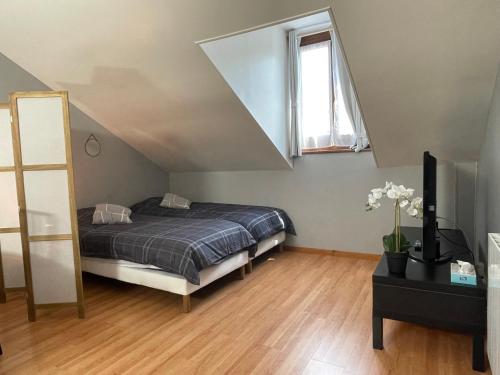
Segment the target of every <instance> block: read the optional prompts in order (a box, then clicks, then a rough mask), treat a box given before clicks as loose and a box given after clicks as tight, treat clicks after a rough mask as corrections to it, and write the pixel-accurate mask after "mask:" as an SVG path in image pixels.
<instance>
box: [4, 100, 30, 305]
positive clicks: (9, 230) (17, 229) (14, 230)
mask: <svg viewBox="0 0 500 375" xmlns="http://www.w3.org/2000/svg"><path fill="white" fill-rule="evenodd" d="M0 109H8V110H9V112H10V103H0ZM11 130H12V124H11ZM15 171H16V167H15V166H0V173H2V172H15ZM20 232H21V228H20V227H9V228H0V234H5V233H20ZM24 290H25V288H24V287H20V288H8V287H5V280H4V272H3V264H2V249H1V247H0V303H5V302H6V300H7V298H6V294H7V293H9V292H22V291H24Z"/></svg>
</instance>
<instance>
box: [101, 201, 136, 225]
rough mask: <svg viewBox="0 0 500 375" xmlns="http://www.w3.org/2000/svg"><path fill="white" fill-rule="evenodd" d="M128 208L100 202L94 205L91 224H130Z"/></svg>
mask: <svg viewBox="0 0 500 375" xmlns="http://www.w3.org/2000/svg"><path fill="white" fill-rule="evenodd" d="M131 213H132V211H131V210H130V208H127V207H123V206H119V205H117V204H108V203H101V204H98V205H96V206H95V211H94V216H93V217H92V224H131V223H132V220H130V214H131Z"/></svg>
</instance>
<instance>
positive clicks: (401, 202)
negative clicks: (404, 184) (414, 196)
mask: <svg viewBox="0 0 500 375" xmlns="http://www.w3.org/2000/svg"><path fill="white" fill-rule="evenodd" d="M408 203H410V202H409V201H408V199H402V200H400V201H399V207H406V205H407V204H408Z"/></svg>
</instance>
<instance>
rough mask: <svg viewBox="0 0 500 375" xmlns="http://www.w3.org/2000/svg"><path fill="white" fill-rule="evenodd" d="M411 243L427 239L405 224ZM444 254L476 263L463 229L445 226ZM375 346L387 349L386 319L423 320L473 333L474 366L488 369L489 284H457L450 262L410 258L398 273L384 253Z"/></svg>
mask: <svg viewBox="0 0 500 375" xmlns="http://www.w3.org/2000/svg"><path fill="white" fill-rule="evenodd" d="M401 232H402V233H403V234H404V235H405V236H406V238H407V239H408V240H409V241H410V242H412V243H413V242H414V241H415V240H421V237H422V229H421V228H414V227H401ZM441 232H443V234H444V236H446V238H445V237H444V236H440V241H441V253H442V254H443V253H449V254H450V255H451V256H452V261H455V260H456V259H460V260H466V261H469V262H471V257H470V255H469V254H468V253H467V250H466V249H465V248H464V247H463V246H466V241H465V238H464V235H463V233H462V232H461V231H460V230H454V229H441ZM372 283H373V315H372V318H373V348H374V349H383V347H384V345H383V319H392V320H400V321H404V322H410V323H417V324H423V325H427V326H430V327H435V328H442V329H449V330H454V331H459V332H463V333H468V334H471V335H472V336H473V339H472V368H473V369H474V370H476V371H485V354H484V335H485V333H486V286H485V283H484V281H483V280H482V279H480V278H479V277H478V283H477V286H467V285H461V284H452V283H451V282H450V263H445V264H424V263H420V262H417V261H415V260H412V259H409V260H408V266H407V268H406V274H405V275H404V276H398V275H393V274H391V273H389V270H388V269H387V263H386V259H385V255H384V256H382V259H381V260H380V262H379V264H378V265H377V268H376V269H375V272H374V273H373V276H372Z"/></svg>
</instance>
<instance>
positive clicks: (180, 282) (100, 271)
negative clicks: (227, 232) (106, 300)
mask: <svg viewBox="0 0 500 375" xmlns="http://www.w3.org/2000/svg"><path fill="white" fill-rule="evenodd" d="M246 264H248V252H247V251H243V252H241V253H238V254H235V255H233V256H232V257H230V258H228V259H227V260H225V261H224V262H222V263H220V264H216V265H213V266H210V267H208V268H205V269H204V270H202V271H200V285H194V284H191V283H190V282H189V281H187V280H186V279H185V278H184V277H182V276H179V275H175V274H173V273H169V272H165V271H162V270H159V269H158V268H157V267H154V266H147V268H146V267H144V266H143V265H138V264H137V263H133V262H127V261H122V260H114V259H102V258H90V257H82V270H83V271H85V272H89V273H93V274H96V275H100V276H105V277H109V278H112V279H116V280H120V281H125V282H127V283H131V284H137V285H144V286H147V287H150V288H154V289H160V290H164V291H167V292H171V293H175V294H180V295H182V296H183V298H182V301H183V309H184V312H189V311H190V310H191V299H190V297H189V295H190V294H191V293H193V292H195V291H197V290H198V289H200V288H203V287H204V286H205V285H208V284H210V283H211V282H212V281H215V280H217V279H220V278H221V277H222V276H225V275H227V274H228V273H231V272H233V271H234V270H236V269H238V268H239V269H240V277H241V278H244V277H245V269H244V267H245V265H246Z"/></svg>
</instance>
